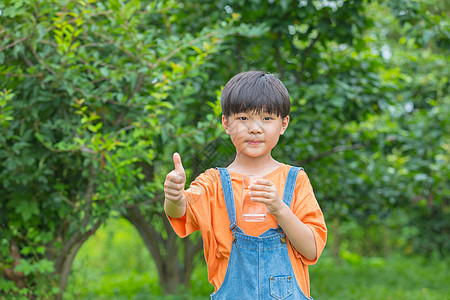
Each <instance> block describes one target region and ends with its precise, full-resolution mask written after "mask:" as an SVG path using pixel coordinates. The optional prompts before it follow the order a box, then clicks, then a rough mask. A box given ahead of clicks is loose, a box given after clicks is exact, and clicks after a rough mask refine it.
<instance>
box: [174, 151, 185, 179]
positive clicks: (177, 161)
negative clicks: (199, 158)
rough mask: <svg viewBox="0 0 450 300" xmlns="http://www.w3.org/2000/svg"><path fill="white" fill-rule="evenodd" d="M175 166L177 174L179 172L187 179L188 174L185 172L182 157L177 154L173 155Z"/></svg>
mask: <svg viewBox="0 0 450 300" xmlns="http://www.w3.org/2000/svg"><path fill="white" fill-rule="evenodd" d="M173 164H174V166H175V172H177V173H178V174H179V175H181V176H184V177H186V173H185V172H184V168H183V164H182V162H181V156H180V154H179V153H177V152H175V153H174V154H173Z"/></svg>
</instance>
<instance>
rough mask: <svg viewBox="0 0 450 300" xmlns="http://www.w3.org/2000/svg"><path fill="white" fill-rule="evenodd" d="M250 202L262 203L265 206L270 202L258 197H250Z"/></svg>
mask: <svg viewBox="0 0 450 300" xmlns="http://www.w3.org/2000/svg"><path fill="white" fill-rule="evenodd" d="M250 200H251V201H253V202H258V203H263V204H265V205H267V204H269V202H270V200H269V199H266V198H260V197H250Z"/></svg>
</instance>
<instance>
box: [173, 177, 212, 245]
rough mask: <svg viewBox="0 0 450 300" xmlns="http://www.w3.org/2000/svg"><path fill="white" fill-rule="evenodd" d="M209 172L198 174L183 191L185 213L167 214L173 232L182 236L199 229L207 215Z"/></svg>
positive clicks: (209, 189)
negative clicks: (180, 214)
mask: <svg viewBox="0 0 450 300" xmlns="http://www.w3.org/2000/svg"><path fill="white" fill-rule="evenodd" d="M211 181H212V176H211V172H205V173H202V174H200V175H199V176H198V177H197V178H196V179H195V180H194V181H193V182H192V183H191V185H190V186H189V188H188V189H187V190H185V191H184V197H185V199H186V214H185V215H184V216H182V217H180V218H172V217H170V216H169V215H167V213H166V215H167V218H168V219H169V222H170V225H171V226H172V228H173V230H174V231H175V233H176V234H177V235H178V236H179V237H181V238H184V237H186V236H188V235H190V234H191V233H193V232H195V231H197V230H200V228H201V226H202V224H203V223H205V222H206V220H207V219H208V216H209V209H208V207H209V204H208V203H209V201H208V200H209V198H210V195H211V194H212V191H211V188H212V187H211Z"/></svg>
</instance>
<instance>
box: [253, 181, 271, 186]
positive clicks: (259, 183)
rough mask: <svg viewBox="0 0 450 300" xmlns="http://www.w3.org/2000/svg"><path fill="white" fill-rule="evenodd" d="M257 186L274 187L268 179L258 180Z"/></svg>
mask: <svg viewBox="0 0 450 300" xmlns="http://www.w3.org/2000/svg"><path fill="white" fill-rule="evenodd" d="M255 184H258V185H267V186H272V185H273V183H272V182H271V181H270V180H268V179H257V180H256V183H255Z"/></svg>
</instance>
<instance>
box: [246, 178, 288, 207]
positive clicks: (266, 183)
mask: <svg viewBox="0 0 450 300" xmlns="http://www.w3.org/2000/svg"><path fill="white" fill-rule="evenodd" d="M249 189H250V190H251V192H250V193H249V195H250V199H251V200H252V201H255V202H260V203H264V204H265V205H266V206H267V211H268V212H269V213H270V214H272V215H274V216H277V214H278V213H279V212H280V211H281V210H282V209H283V208H285V207H286V204H285V203H284V202H283V201H282V200H281V198H280V195H279V194H278V191H277V188H276V187H275V185H274V184H273V183H272V182H271V181H270V180H267V179H258V180H257V181H256V183H255V184H252V185H251V186H250V187H249Z"/></svg>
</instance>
